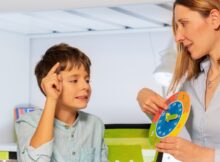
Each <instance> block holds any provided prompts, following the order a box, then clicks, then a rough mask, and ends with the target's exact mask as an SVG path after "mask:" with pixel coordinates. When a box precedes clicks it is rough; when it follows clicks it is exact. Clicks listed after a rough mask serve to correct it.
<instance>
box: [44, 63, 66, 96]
mask: <svg viewBox="0 0 220 162" xmlns="http://www.w3.org/2000/svg"><path fill="white" fill-rule="evenodd" d="M59 67H60V64H59V62H58V63H56V64H55V65H54V66H53V67H52V68H51V69H50V71H49V72H48V74H47V75H46V76H45V77H44V78H43V79H42V81H41V88H42V90H43V91H44V93H45V95H46V96H47V98H51V99H54V100H57V99H58V98H59V96H60V94H61V92H62V78H61V75H60V74H57V73H56V72H57V69H58V68H59Z"/></svg>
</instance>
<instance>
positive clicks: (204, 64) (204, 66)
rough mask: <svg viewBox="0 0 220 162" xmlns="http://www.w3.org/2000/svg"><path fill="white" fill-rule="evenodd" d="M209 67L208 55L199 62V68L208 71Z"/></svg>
mask: <svg viewBox="0 0 220 162" xmlns="http://www.w3.org/2000/svg"><path fill="white" fill-rule="evenodd" d="M209 67H210V59H209V57H206V58H205V59H204V60H203V61H202V62H201V63H200V70H201V71H202V72H205V73H208V70H209Z"/></svg>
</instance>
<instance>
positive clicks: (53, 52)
mask: <svg viewBox="0 0 220 162" xmlns="http://www.w3.org/2000/svg"><path fill="white" fill-rule="evenodd" d="M57 62H59V63H60V68H59V70H57V73H59V72H60V71H64V70H71V69H72V67H78V68H80V66H81V65H83V66H84V68H85V70H86V72H87V73H88V75H90V66H91V61H90V59H89V57H88V56H86V54H84V53H83V52H82V51H80V50H79V49H77V48H75V47H71V46H69V45H68V44H65V43H61V44H58V45H54V46H52V47H50V48H49V49H48V50H47V51H46V53H45V54H44V55H43V56H42V58H41V60H40V61H39V62H38V63H37V65H36V67H35V75H36V78H37V83H38V86H39V88H40V90H41V91H42V92H43V90H42V88H41V81H42V79H43V78H44V77H45V76H46V75H47V73H48V72H49V71H50V69H51V68H52V67H53V66H54V65H55V64H56V63H57ZM43 93H44V92H43Z"/></svg>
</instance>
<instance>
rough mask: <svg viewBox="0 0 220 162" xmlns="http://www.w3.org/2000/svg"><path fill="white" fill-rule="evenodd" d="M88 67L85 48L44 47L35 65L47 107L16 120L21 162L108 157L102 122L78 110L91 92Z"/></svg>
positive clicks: (99, 161) (97, 161) (101, 161)
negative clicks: (43, 51) (83, 50)
mask: <svg viewBox="0 0 220 162" xmlns="http://www.w3.org/2000/svg"><path fill="white" fill-rule="evenodd" d="M90 66H91V63H90V59H89V58H88V57H87V56H86V55H85V54H84V53H83V52H81V51H80V50H78V49H77V48H74V47H71V46H69V45H67V44H59V45H55V46H53V47H51V48H49V49H48V50H47V51H46V53H45V55H44V56H43V57H42V59H41V60H40V61H39V62H38V64H37V66H36V68H35V75H36V77H37V81H38V85H39V87H40V89H41V91H42V92H43V94H44V95H45V96H46V102H45V106H44V109H43V110H41V111H40V110H36V111H34V112H31V113H29V114H26V115H23V116H22V117H21V118H20V119H18V120H17V121H16V123H15V128H16V134H17V139H18V161H19V162H20V161H22V162H106V161H108V160H107V148H106V146H105V144H104V141H103V132H104V125H103V123H102V121H101V120H100V119H98V118H97V117H95V116H93V115H91V114H88V113H85V112H81V111H79V110H80V109H83V108H85V107H86V106H87V103H88V101H89V98H90V94H91V87H90V83H89V79H90Z"/></svg>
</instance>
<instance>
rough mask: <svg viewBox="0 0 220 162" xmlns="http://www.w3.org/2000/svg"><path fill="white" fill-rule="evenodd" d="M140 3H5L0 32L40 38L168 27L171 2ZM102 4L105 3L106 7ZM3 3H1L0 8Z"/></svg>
mask: <svg viewBox="0 0 220 162" xmlns="http://www.w3.org/2000/svg"><path fill="white" fill-rule="evenodd" d="M9 1H10V0H9ZM23 1H26V0H23ZM29 1H30V0H29ZM93 1H94V0H93ZM96 1H98V0H96ZM122 1H123V0H121V1H120V2H122ZM139 1H141V0H139ZM143 1H147V0H142V1H141V2H139V3H137V2H138V0H133V1H132V0H131V1H129V0H127V3H124V4H117V3H111V4H110V3H107V2H108V1H104V0H102V1H100V2H99V3H96V5H95V4H94V3H88V2H91V0H90V1H88V2H87V3H83V0H81V1H80V2H81V5H80V4H79V3H74V4H75V6H71V5H69V7H67V6H60V7H59V4H57V5H55V4H56V3H54V4H53V5H50V4H49V3H47V5H46V4H45V3H43V4H41V6H36V7H35V8H34V7H33V6H32V8H31V7H28V4H26V5H22V6H23V8H22V7H21V6H20V7H19V6H17V8H13V7H9V6H8V7H7V4H4V5H5V8H4V10H3V9H2V8H1V7H0V11H1V12H0V30H1V31H7V32H15V33H19V34H24V35H43V34H54V33H79V32H88V31H89V32H92V31H118V30H128V29H129V30H132V29H154V28H161V27H167V26H170V25H171V19H172V2H170V1H165V0H164V1H156V0H154V1H150V0H148V1H147V2H143ZM54 2H56V0H54ZM59 2H60V1H59ZM101 2H105V4H104V3H101ZM111 2H113V1H111ZM134 2H136V3H134ZM152 2H154V3H152ZM2 3H3V2H1V1H0V6H2ZM13 3H14V2H13ZM51 3H52V2H51ZM76 4H78V5H76ZM86 4H87V5H86ZM32 5H33V4H32ZM13 6H14V5H13ZM45 6H47V7H45Z"/></svg>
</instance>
